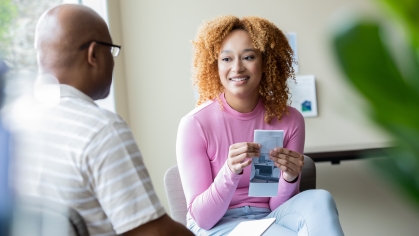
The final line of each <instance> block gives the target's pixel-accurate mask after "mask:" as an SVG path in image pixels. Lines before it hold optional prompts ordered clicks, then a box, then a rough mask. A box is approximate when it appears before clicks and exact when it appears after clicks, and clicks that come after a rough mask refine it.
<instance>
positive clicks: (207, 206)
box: [176, 116, 241, 230]
mask: <svg viewBox="0 0 419 236" xmlns="http://www.w3.org/2000/svg"><path fill="white" fill-rule="evenodd" d="M207 145H208V144H207V143H206V141H205V137H204V133H203V131H202V129H201V127H200V125H199V123H198V122H197V121H196V120H194V119H193V117H192V116H186V117H184V118H183V119H182V120H181V122H180V125H179V129H178V135H177V141H176V155H177V163H178V166H179V173H180V177H181V180H182V184H183V190H184V192H185V197H186V202H187V206H188V211H189V213H190V214H191V216H192V217H193V219H194V220H195V222H196V223H197V224H198V225H199V226H200V227H201V228H203V229H206V230H208V229H210V228H212V227H213V226H214V225H215V224H216V223H217V222H218V221H219V220H220V219H221V217H222V216H223V215H224V214H225V212H226V211H227V209H228V206H229V204H230V202H231V199H232V197H233V195H234V192H235V190H236V188H237V184H238V183H239V180H240V178H241V175H236V174H234V173H233V172H231V171H230V169H229V167H228V165H227V163H225V164H224V165H223V166H222V168H221V169H220V171H219V172H218V174H217V175H216V176H215V179H214V181H213V176H212V172H211V166H210V161H209V158H208V156H207V152H206V147H207Z"/></svg>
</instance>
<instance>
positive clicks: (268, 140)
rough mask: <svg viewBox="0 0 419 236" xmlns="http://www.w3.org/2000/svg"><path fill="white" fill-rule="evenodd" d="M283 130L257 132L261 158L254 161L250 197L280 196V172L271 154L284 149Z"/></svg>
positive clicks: (256, 140)
mask: <svg viewBox="0 0 419 236" xmlns="http://www.w3.org/2000/svg"><path fill="white" fill-rule="evenodd" d="M283 140H284V131H283V130H255V131H254V142H255V143H259V144H261V145H262V148H261V150H260V157H255V158H253V160H252V171H251V173H250V184H249V196H252V197H275V196H277V195H278V186H279V175H280V171H279V169H278V168H276V166H275V165H274V163H273V161H272V160H271V159H269V152H270V151H271V150H273V149H274V148H276V147H283V142H284V141H283Z"/></svg>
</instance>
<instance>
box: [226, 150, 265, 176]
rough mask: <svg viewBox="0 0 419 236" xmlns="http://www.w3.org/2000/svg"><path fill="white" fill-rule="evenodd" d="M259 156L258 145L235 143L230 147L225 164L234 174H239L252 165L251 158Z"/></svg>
mask: <svg viewBox="0 0 419 236" xmlns="http://www.w3.org/2000/svg"><path fill="white" fill-rule="evenodd" d="M259 156H260V144H257V143H247V142H244V143H235V144H232V145H230V148H229V151H228V158H227V164H228V167H229V168H230V170H231V171H232V172H233V173H235V174H241V173H242V172H243V169H244V168H246V167H247V166H249V165H250V164H251V163H252V159H251V158H252V157H259Z"/></svg>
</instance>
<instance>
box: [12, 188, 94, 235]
mask: <svg viewBox="0 0 419 236" xmlns="http://www.w3.org/2000/svg"><path fill="white" fill-rule="evenodd" d="M15 205H16V207H15V210H14V213H13V219H12V233H11V235H13V236H14V235H32V236H53V235H54V236H55V235H63V236H88V235H89V232H88V230H87V226H86V224H85V222H84V219H83V218H82V217H81V216H80V214H79V213H78V212H77V211H76V210H74V209H72V208H71V207H68V206H66V205H63V204H60V203H57V202H53V201H49V200H46V199H44V198H39V197H29V196H25V197H20V198H18V199H17V200H16V204H15Z"/></svg>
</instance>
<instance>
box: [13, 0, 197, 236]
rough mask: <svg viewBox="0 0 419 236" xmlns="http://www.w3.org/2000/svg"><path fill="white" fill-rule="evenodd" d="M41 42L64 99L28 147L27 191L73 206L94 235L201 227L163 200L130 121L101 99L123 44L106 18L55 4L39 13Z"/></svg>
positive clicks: (41, 60) (42, 61)
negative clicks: (184, 220) (189, 224)
mask: <svg viewBox="0 0 419 236" xmlns="http://www.w3.org/2000/svg"><path fill="white" fill-rule="evenodd" d="M35 49H36V51H37V60H38V65H39V73H40V74H41V75H48V76H53V77H55V78H56V79H57V80H58V82H59V87H60V101H59V104H58V105H55V106H52V107H49V108H48V109H44V110H43V112H44V113H42V115H39V116H38V117H41V119H40V122H39V123H38V124H37V125H33V127H31V128H32V131H35V134H36V136H33V137H32V138H26V140H24V142H25V143H26V144H27V145H25V146H24V148H22V147H21V149H22V152H23V154H22V156H23V157H25V158H24V159H22V160H24V161H21V162H20V163H19V168H20V169H21V171H20V173H23V174H22V176H23V177H22V179H21V180H20V182H19V187H20V188H21V189H22V192H24V193H25V194H29V195H33V196H41V197H43V198H47V199H51V200H54V201H58V202H61V203H64V204H67V205H69V206H71V207H72V208H74V209H75V210H77V211H78V212H79V213H80V214H81V215H82V216H83V218H84V220H85V221H86V225H87V227H88V230H89V233H90V234H91V235H116V234H124V235H128V236H129V235H193V234H192V233H191V232H190V231H189V230H187V229H186V228H185V227H184V226H182V225H181V224H179V223H177V222H175V221H173V220H172V219H171V218H170V217H169V216H167V215H166V213H165V211H164V209H163V207H162V206H161V205H160V202H159V200H158V198H157V196H156V194H155V192H154V190H153V186H152V183H151V180H150V177H149V175H148V172H147V170H146V168H145V166H144V163H143V160H142V156H141V153H140V151H139V150H138V147H137V145H136V143H135V141H134V138H133V137H132V133H131V131H130V129H129V128H128V126H127V124H126V123H125V122H124V121H123V120H122V119H121V118H120V117H119V116H117V115H115V114H114V113H111V112H108V111H106V110H103V109H100V108H99V107H97V105H96V104H95V103H94V102H93V100H96V99H102V98H105V97H106V96H108V94H109V89H110V86H111V82H112V71H113V66H114V60H113V56H117V55H118V53H119V49H120V47H119V46H116V45H113V44H112V39H111V36H110V33H109V31H108V28H107V25H106V23H105V21H104V20H103V19H102V18H101V17H100V16H99V15H98V14H97V13H95V12H94V11H93V10H92V9H90V8H88V7H85V6H82V5H72V4H65V5H60V6H58V7H55V8H52V9H50V10H48V11H47V12H45V13H44V14H43V15H42V16H41V18H40V19H39V21H38V24H37V27H36V32H35ZM31 115H32V114H31ZM31 147H36V148H31ZM25 176H26V178H25Z"/></svg>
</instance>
